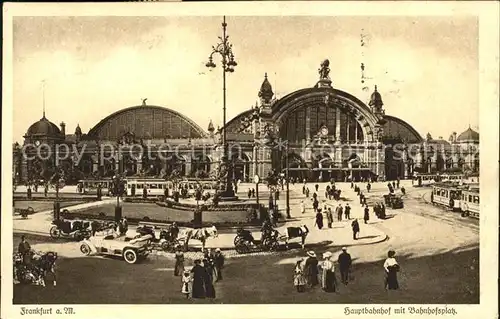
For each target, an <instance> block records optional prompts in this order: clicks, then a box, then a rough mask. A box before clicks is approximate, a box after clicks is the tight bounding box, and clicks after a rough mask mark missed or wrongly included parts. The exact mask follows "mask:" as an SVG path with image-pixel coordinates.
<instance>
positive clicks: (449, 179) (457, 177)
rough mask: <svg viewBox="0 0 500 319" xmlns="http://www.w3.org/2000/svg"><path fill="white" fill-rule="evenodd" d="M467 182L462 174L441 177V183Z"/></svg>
mask: <svg viewBox="0 0 500 319" xmlns="http://www.w3.org/2000/svg"><path fill="white" fill-rule="evenodd" d="M466 180H467V178H466V177H465V175H464V174H443V175H441V181H442V182H459V183H463V182H465V181H466Z"/></svg>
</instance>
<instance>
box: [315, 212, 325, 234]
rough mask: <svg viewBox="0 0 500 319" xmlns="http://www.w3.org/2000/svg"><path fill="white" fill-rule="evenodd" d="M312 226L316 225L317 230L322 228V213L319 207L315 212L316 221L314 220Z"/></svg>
mask: <svg viewBox="0 0 500 319" xmlns="http://www.w3.org/2000/svg"><path fill="white" fill-rule="evenodd" d="M314 226H318V229H319V230H321V229H322V228H323V214H322V213H321V209H319V210H318V212H317V213H316V221H315V222H314Z"/></svg>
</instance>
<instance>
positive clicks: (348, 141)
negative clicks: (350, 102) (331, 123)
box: [346, 114, 351, 144]
mask: <svg viewBox="0 0 500 319" xmlns="http://www.w3.org/2000/svg"><path fill="white" fill-rule="evenodd" d="M350 121H351V118H350V117H349V114H347V131H346V134H347V138H346V142H347V144H350V139H349V138H350V136H349V129H350V127H351V126H350V125H349V124H350Z"/></svg>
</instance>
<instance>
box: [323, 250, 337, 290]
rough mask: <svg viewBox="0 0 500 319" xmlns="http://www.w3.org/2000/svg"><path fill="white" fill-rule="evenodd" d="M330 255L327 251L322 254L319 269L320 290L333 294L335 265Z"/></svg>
mask: <svg viewBox="0 0 500 319" xmlns="http://www.w3.org/2000/svg"><path fill="white" fill-rule="evenodd" d="M331 258H332V253H331V252H329V251H327V252H325V253H324V254H323V261H322V262H321V264H320V265H319V268H321V288H322V289H323V291H325V292H335V290H336V286H337V285H336V283H337V279H336V278H335V265H334V264H333V262H332V261H331Z"/></svg>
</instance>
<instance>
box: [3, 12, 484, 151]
mask: <svg viewBox="0 0 500 319" xmlns="http://www.w3.org/2000/svg"><path fill="white" fill-rule="evenodd" d="M221 22H222V17H175V16H162V17H116V16H115V17H104V16H101V17H76V16H75V17H15V18H14V21H13V23H14V26H13V46H14V47H13V77H14V78H13V94H14V95H13V104H14V105H13V107H14V119H13V127H14V132H13V133H14V140H15V141H18V142H22V140H23V139H22V136H23V135H24V134H25V133H26V131H27V129H28V127H29V126H30V125H31V124H32V123H34V122H36V121H38V120H39V119H40V118H41V117H42V109H43V104H44V103H43V101H44V99H43V96H44V94H43V91H44V90H43V85H42V81H44V80H45V110H46V117H47V118H48V119H49V120H50V121H52V122H54V123H55V124H57V125H59V123H60V122H62V121H64V122H65V123H66V133H67V134H68V133H73V132H74V130H75V127H76V125H77V124H79V125H80V127H81V128H82V130H83V132H84V133H86V132H88V131H89V130H90V129H91V128H92V127H93V126H94V125H96V124H97V123H98V122H99V121H100V120H101V119H102V118H104V117H106V116H108V115H109V114H111V113H113V112H116V111H118V110H120V109H123V108H126V107H130V106H135V105H140V104H141V101H142V99H143V98H147V99H148V100H147V103H148V104H150V105H159V106H164V107H168V108H170V109H173V110H175V111H178V112H180V113H182V114H184V115H185V116H187V117H189V118H191V119H192V120H194V121H195V122H196V123H197V124H198V125H200V126H201V127H202V128H203V129H205V130H206V128H207V126H208V123H209V121H210V120H212V121H213V122H214V125H215V126H217V125H220V126H222V71H221V69H220V68H219V66H220V59H218V58H216V59H215V60H214V62H215V63H216V64H217V66H218V67H217V68H216V69H213V70H209V69H207V68H206V67H205V63H206V62H207V59H208V56H209V54H210V53H211V50H212V45H215V44H217V42H218V41H219V39H218V36H221V33H222V28H221ZM226 22H227V23H228V34H229V40H230V42H231V43H232V44H233V49H234V54H235V57H236V61H237V62H238V66H237V67H236V70H235V72H234V73H231V74H228V77H227V119H228V120H229V119H231V118H233V117H234V116H236V115H237V114H239V113H241V112H243V111H245V110H247V109H249V108H250V107H251V106H253V105H255V103H256V101H257V100H258V97H257V94H258V91H259V88H260V85H261V83H262V81H263V78H264V74H265V73H266V72H267V73H268V77H269V80H270V82H271V84H272V85H273V89H274V91H275V92H276V94H277V97H278V98H280V97H282V96H284V95H286V94H288V93H291V92H293V91H295V90H299V89H302V88H306V87H312V86H314V85H315V84H316V82H317V81H318V78H319V75H318V68H319V65H320V63H321V61H323V60H324V59H329V60H330V69H331V72H330V77H331V79H332V81H333V86H334V87H335V88H337V89H340V90H343V91H346V92H348V93H350V94H352V95H354V96H356V97H358V98H359V99H360V100H362V101H363V102H365V103H367V102H368V99H369V96H370V94H371V92H372V91H373V87H374V85H377V86H378V91H379V92H380V93H381V94H382V98H383V101H384V104H385V106H384V107H385V111H386V114H389V115H393V116H397V117H399V118H401V119H403V120H404V121H406V122H408V123H410V124H411V125H412V126H413V127H414V128H415V129H416V130H417V131H418V132H419V133H420V134H421V135H422V136H425V135H426V134H427V132H430V133H431V135H432V136H433V137H434V138H437V137H439V136H442V137H443V138H444V139H448V137H449V135H450V134H451V132H453V131H456V132H457V133H458V134H460V133H461V132H463V131H464V130H466V129H467V128H468V126H469V125H470V126H471V127H472V128H473V129H475V130H477V131H479V127H478V125H479V119H478V117H479V104H478V103H479V97H478V89H479V88H478V86H479V65H478V63H479V58H478V23H477V19H475V18H472V17H458V16H454V17H436V16H434V17H414V16H413V17H383V16H376V17H362V16H357V17H349V16H342V17H318V16H315V17H307V16H280V17H272V16H267V17H242V16H238V17H231V16H229V17H227V18H226ZM361 34H364V35H365V37H364V39H365V43H366V44H365V46H364V47H362V46H361V40H360V38H361ZM361 63H364V65H365V77H367V78H368V79H367V80H366V82H365V84H361V69H360V64H361ZM363 86H369V91H366V90H363V89H362V88H363Z"/></svg>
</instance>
